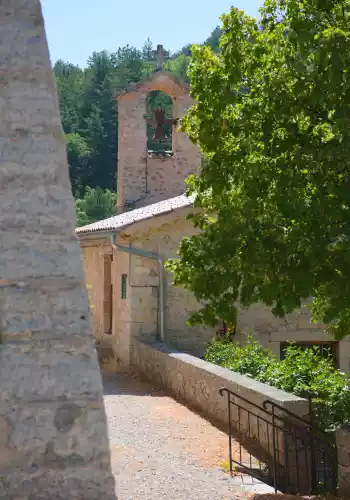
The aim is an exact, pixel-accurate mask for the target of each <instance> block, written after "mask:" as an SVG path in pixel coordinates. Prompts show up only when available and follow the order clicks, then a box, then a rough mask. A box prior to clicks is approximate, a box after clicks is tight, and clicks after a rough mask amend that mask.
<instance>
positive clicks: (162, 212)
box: [76, 46, 350, 372]
mask: <svg viewBox="0 0 350 500" xmlns="http://www.w3.org/2000/svg"><path fill="white" fill-rule="evenodd" d="M157 54H158V56H159V58H160V59H162V56H163V55H164V51H163V49H162V46H158V50H157ZM117 101H118V185H117V189H118V206H117V210H116V212H117V215H115V216H114V217H110V218H108V219H105V220H102V221H98V222H95V223H93V224H89V225H87V226H84V227H80V228H78V229H77V230H76V233H77V236H78V238H79V241H80V245H81V248H82V251H83V256H84V268H85V280H86V284H87V287H88V290H89V297H90V305H91V308H92V318H93V325H94V331H95V336H96V342H97V344H99V345H101V346H108V347H109V348H112V349H113V353H114V356H115V359H116V361H117V363H118V365H119V367H120V368H122V369H128V367H129V365H130V356H131V350H132V345H133V339H135V338H138V339H141V340H143V341H146V342H154V341H160V342H163V343H166V344H168V345H170V346H172V347H175V348H177V349H179V350H182V351H184V352H187V353H190V354H193V355H196V356H202V355H203V351H204V346H205V344H206V343H207V342H208V341H210V340H211V339H212V338H213V337H214V335H215V329H212V328H207V327H204V326H188V325H187V320H188V318H189V315H190V312H191V311H193V310H196V309H197V308H198V304H197V303H196V300H195V299H194V297H193V296H192V295H191V293H189V292H188V291H186V290H184V289H182V288H179V287H174V286H172V277H171V275H169V274H168V273H167V272H166V270H165V268H164V263H165V262H166V261H167V260H168V259H169V258H173V257H176V253H177V250H178V248H179V245H180V241H181V240H182V238H183V237H185V236H190V235H192V234H194V228H193V226H192V224H191V222H189V221H187V220H186V216H187V215H188V214H189V213H191V212H192V211H193V204H192V200H191V199H189V198H188V197H186V196H185V194H184V193H185V184H184V181H185V179H186V178H187V177H188V176H189V175H190V174H194V173H196V172H197V170H198V168H199V166H200V163H201V155H200V151H199V149H198V147H197V146H196V145H194V144H193V143H192V142H191V141H190V140H189V138H188V137H187V135H186V134H185V133H183V132H179V131H178V130H177V127H176V124H177V121H178V120H179V119H180V118H181V117H182V116H184V115H185V114H186V112H187V110H188V109H189V108H190V107H191V106H192V104H193V101H192V98H191V97H190V95H189V88H188V86H187V85H184V84H181V83H179V82H178V81H177V80H176V79H175V78H174V77H173V76H172V75H171V74H170V73H168V72H167V71H165V70H164V69H163V67H162V60H160V62H159V64H158V67H157V69H156V70H155V71H154V72H153V74H152V77H151V78H150V79H149V81H147V82H143V83H139V84H136V85H133V86H131V87H129V88H127V89H125V91H124V92H122V93H121V94H120V95H119V96H118V98H117ZM150 103H153V107H152V106H150ZM218 328H219V327H218ZM236 330H237V333H236V337H235V338H236V339H237V340H238V341H239V340H241V339H242V338H243V337H242V335H243V334H244V332H252V333H253V334H254V336H255V337H256V339H257V340H258V341H259V342H260V343H261V344H262V345H263V346H264V347H267V348H269V349H270V350H272V351H273V352H274V353H275V354H276V355H277V356H278V357H282V356H283V352H284V349H285V346H286V342H289V341H294V342H296V343H297V344H299V345H300V346H313V345H319V346H320V347H321V350H322V349H327V350H330V351H331V352H332V355H333V357H334V361H335V363H336V365H337V366H338V367H339V368H340V369H342V370H343V371H346V372H348V371H350V366H349V359H350V338H349V337H347V339H345V340H343V341H341V342H336V341H334V339H333V338H331V337H330V336H328V335H327V334H326V333H325V332H324V325H315V324H313V323H311V322H310V317H309V315H308V312H307V310H306V309H301V310H299V311H295V312H294V313H293V314H291V315H288V317H286V318H282V319H281V318H275V317H274V316H273V315H272V314H271V312H270V311H269V310H268V309H267V308H265V307H263V306H261V305H256V306H253V307H251V308H249V309H248V310H246V311H242V312H241V314H240V316H239V321H238V324H237V328H236Z"/></svg>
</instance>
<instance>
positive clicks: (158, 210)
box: [76, 195, 193, 235]
mask: <svg viewBox="0 0 350 500" xmlns="http://www.w3.org/2000/svg"><path fill="white" fill-rule="evenodd" d="M191 205H193V197H187V196H186V195H181V196H176V197H175V198H168V199H167V200H163V201H159V202H158V203H153V204H152V205H148V206H146V207H141V208H136V209H135V210H131V211H130V212H125V213H123V214H120V215H115V216H114V217H109V218H108V219H104V220H100V221H98V222H94V223H93V224H88V225H87V226H83V227H78V228H77V229H76V233H77V235H80V234H87V233H97V232H105V231H107V232H108V231H117V230H120V229H123V228H125V227H127V226H131V225H132V224H135V223H137V222H141V221H143V220H147V219H152V218H153V217H156V216H157V215H165V214H167V213H170V212H173V211H174V210H178V209H179V208H186V207H190V206H191Z"/></svg>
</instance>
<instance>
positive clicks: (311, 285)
mask: <svg viewBox="0 0 350 500" xmlns="http://www.w3.org/2000/svg"><path fill="white" fill-rule="evenodd" d="M349 14H350V2H349V0H338V1H335V0H266V1H265V4H264V7H263V8H262V10H261V19H260V21H259V22H257V21H256V20H255V19H253V18H250V17H248V16H246V15H245V14H244V13H243V12H242V11H238V10H237V9H232V10H231V12H230V13H229V14H228V15H225V16H224V17H223V26H222V30H223V33H222V36H221V41H220V51H219V53H217V54H214V53H213V52H212V50H211V49H210V48H208V47H194V48H193V50H192V56H193V62H192V64H191V67H190V76H191V83H192V94H193V97H194V98H195V99H196V100H197V104H196V105H195V106H194V107H193V108H192V109H191V110H190V112H189V113H188V115H187V117H186V118H185V119H184V121H183V129H184V130H185V131H186V132H187V133H188V134H189V136H190V138H191V139H192V140H193V141H194V142H196V143H198V144H199V145H200V147H201V150H202V152H203V155H204V158H205V161H204V162H203V167H202V169H201V171H200V174H199V176H198V177H193V178H191V180H190V190H191V191H193V192H195V193H196V194H197V199H196V205H197V206H199V207H202V211H201V212H200V214H199V215H198V214H197V215H196V216H194V217H193V219H194V224H195V226H197V227H198V228H200V229H201V230H202V232H201V233H200V234H198V235H196V236H193V237H191V238H187V239H184V240H183V242H182V244H181V249H180V257H181V259H180V260H179V261H175V262H171V263H170V268H171V269H172V270H173V271H174V272H175V283H177V284H179V285H183V286H185V287H186V288H188V289H190V290H192V291H193V292H194V294H195V296H196V298H197V299H198V300H199V301H201V302H202V304H204V305H203V307H202V309H201V310H200V311H198V312H196V313H194V314H193V316H192V318H191V321H193V322H202V323H209V324H214V323H215V322H216V321H217V320H218V319H222V320H225V321H226V322H227V323H228V324H229V325H233V324H234V323H235V321H236V315H237V311H236V305H237V304H238V305H240V306H243V307H246V306H249V305H250V304H252V303H255V302H261V303H264V304H267V305H268V306H270V307H271V309H272V311H273V313H274V314H275V315H278V316H283V315H284V314H286V313H289V312H291V311H293V310H294V309H296V308H299V307H300V306H301V304H302V302H303V300H304V299H305V300H306V299H308V298H310V297H312V301H311V306H310V307H311V310H312V313H313V317H314V319H315V320H322V321H323V322H325V323H328V324H330V326H329V329H330V330H331V331H333V332H334V333H335V335H336V336H337V337H338V338H341V337H343V336H344V335H347V334H348V333H349V332H350V240H349V237H350V77H349V68H350V50H349V49H350V21H349Z"/></svg>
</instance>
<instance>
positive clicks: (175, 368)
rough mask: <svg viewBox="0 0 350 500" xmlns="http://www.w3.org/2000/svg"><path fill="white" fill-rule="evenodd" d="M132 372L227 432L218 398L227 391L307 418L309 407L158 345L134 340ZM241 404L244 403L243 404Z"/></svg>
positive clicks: (224, 405) (224, 408)
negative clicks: (222, 389) (183, 402)
mask: <svg viewBox="0 0 350 500" xmlns="http://www.w3.org/2000/svg"><path fill="white" fill-rule="evenodd" d="M131 366H132V369H133V371H135V372H138V373H140V374H143V375H144V376H146V377H147V378H148V379H149V380H151V381H153V382H154V383H156V384H157V386H158V387H163V388H166V389H168V390H170V391H171V393H172V394H173V395H175V396H177V397H180V398H181V399H182V400H184V401H186V402H187V403H188V404H189V405H190V406H191V407H194V408H196V409H197V410H199V411H200V412H201V413H203V414H204V415H206V416H207V417H208V418H210V419H212V420H213V421H215V422H217V423H219V424H220V423H221V424H222V425H223V426H224V428H226V429H227V424H228V412H227V399H226V398H225V397H223V396H221V395H220V393H219V391H220V389H221V388H223V387H226V388H227V389H229V390H231V391H232V392H234V393H236V394H239V396H242V397H243V398H245V399H247V400H249V401H250V402H252V403H254V404H256V405H258V406H262V404H263V402H264V401H266V400H270V401H273V402H275V403H276V404H278V405H280V406H282V407H283V408H285V409H286V410H289V411H291V412H293V413H294V414H295V415H298V416H300V417H302V418H305V417H306V418H307V415H308V411H309V406H308V405H309V403H308V401H307V400H306V399H303V398H300V397H298V396H294V395H293V394H289V393H287V392H284V391H280V390H279V389H275V388H274V387H270V386H268V385H266V384H262V383H261V382H258V381H256V380H254V379H252V378H250V377H246V376H244V375H240V374H239V373H235V372H232V371H230V370H227V369H226V368H222V367H221V366H217V365H214V364H212V363H208V362H207V361H204V360H202V359H198V358H196V357H194V356H191V355H190V354H187V353H183V352H180V351H177V350H175V349H173V348H171V347H169V346H166V345H165V344H161V343H145V342H141V341H138V340H133V343H132V353H131ZM242 404H244V403H242Z"/></svg>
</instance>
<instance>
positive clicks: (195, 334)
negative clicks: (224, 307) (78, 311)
mask: <svg viewBox="0 0 350 500" xmlns="http://www.w3.org/2000/svg"><path fill="white" fill-rule="evenodd" d="M184 217H185V212H184V211H179V213H177V214H176V215H175V214H172V215H170V216H168V217H166V216H163V217H162V219H161V220H159V219H158V220H157V219H156V220H155V221H154V223H153V225H151V226H149V227H148V228H147V229H146V228H145V229H144V230H141V229H140V230H139V231H137V232H135V233H133V234H132V236H131V237H130V240H129V241H130V244H131V246H133V247H135V248H141V249H143V250H147V251H152V252H157V253H159V254H160V255H161V256H162V257H163V258H164V259H165V260H167V259H169V258H173V257H176V252H177V250H178V248H179V245H180V241H181V239H182V238H183V237H184V236H189V235H191V234H193V227H192V225H191V224H190V223H189V222H188V221H186V220H185V218H184ZM130 258H131V266H130V269H131V271H130V277H129V278H130V282H131V283H132V284H133V285H134V288H131V289H130V297H131V298H130V308H131V309H130V318H131V321H132V323H133V324H134V329H135V328H136V325H137V329H136V331H135V334H136V335H137V336H139V337H140V338H142V339H145V340H151V339H152V337H153V339H155V334H156V332H157V317H159V314H160V311H159V309H158V293H159V290H158V286H159V267H158V263H157V261H156V260H152V259H145V258H143V257H138V256H131V257H130ZM171 281H172V277H171V275H170V274H168V273H166V277H165V304H166V309H165V341H166V342H167V343H168V344H169V345H172V346H174V347H177V348H180V349H183V350H185V351H187V352H190V353H192V354H195V355H198V356H201V355H202V354H203V349H204V344H205V343H206V342H208V341H209V340H211V339H212V338H213V336H214V333H215V330H213V329H212V328H205V327H203V326H195V327H190V326H188V325H186V322H187V320H188V317H189V315H190V311H192V310H196V309H197V308H198V304H197V302H196V300H195V299H194V297H193V295H192V294H191V293H190V292H188V291H186V290H184V289H183V288H179V287H173V286H172V284H171Z"/></svg>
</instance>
